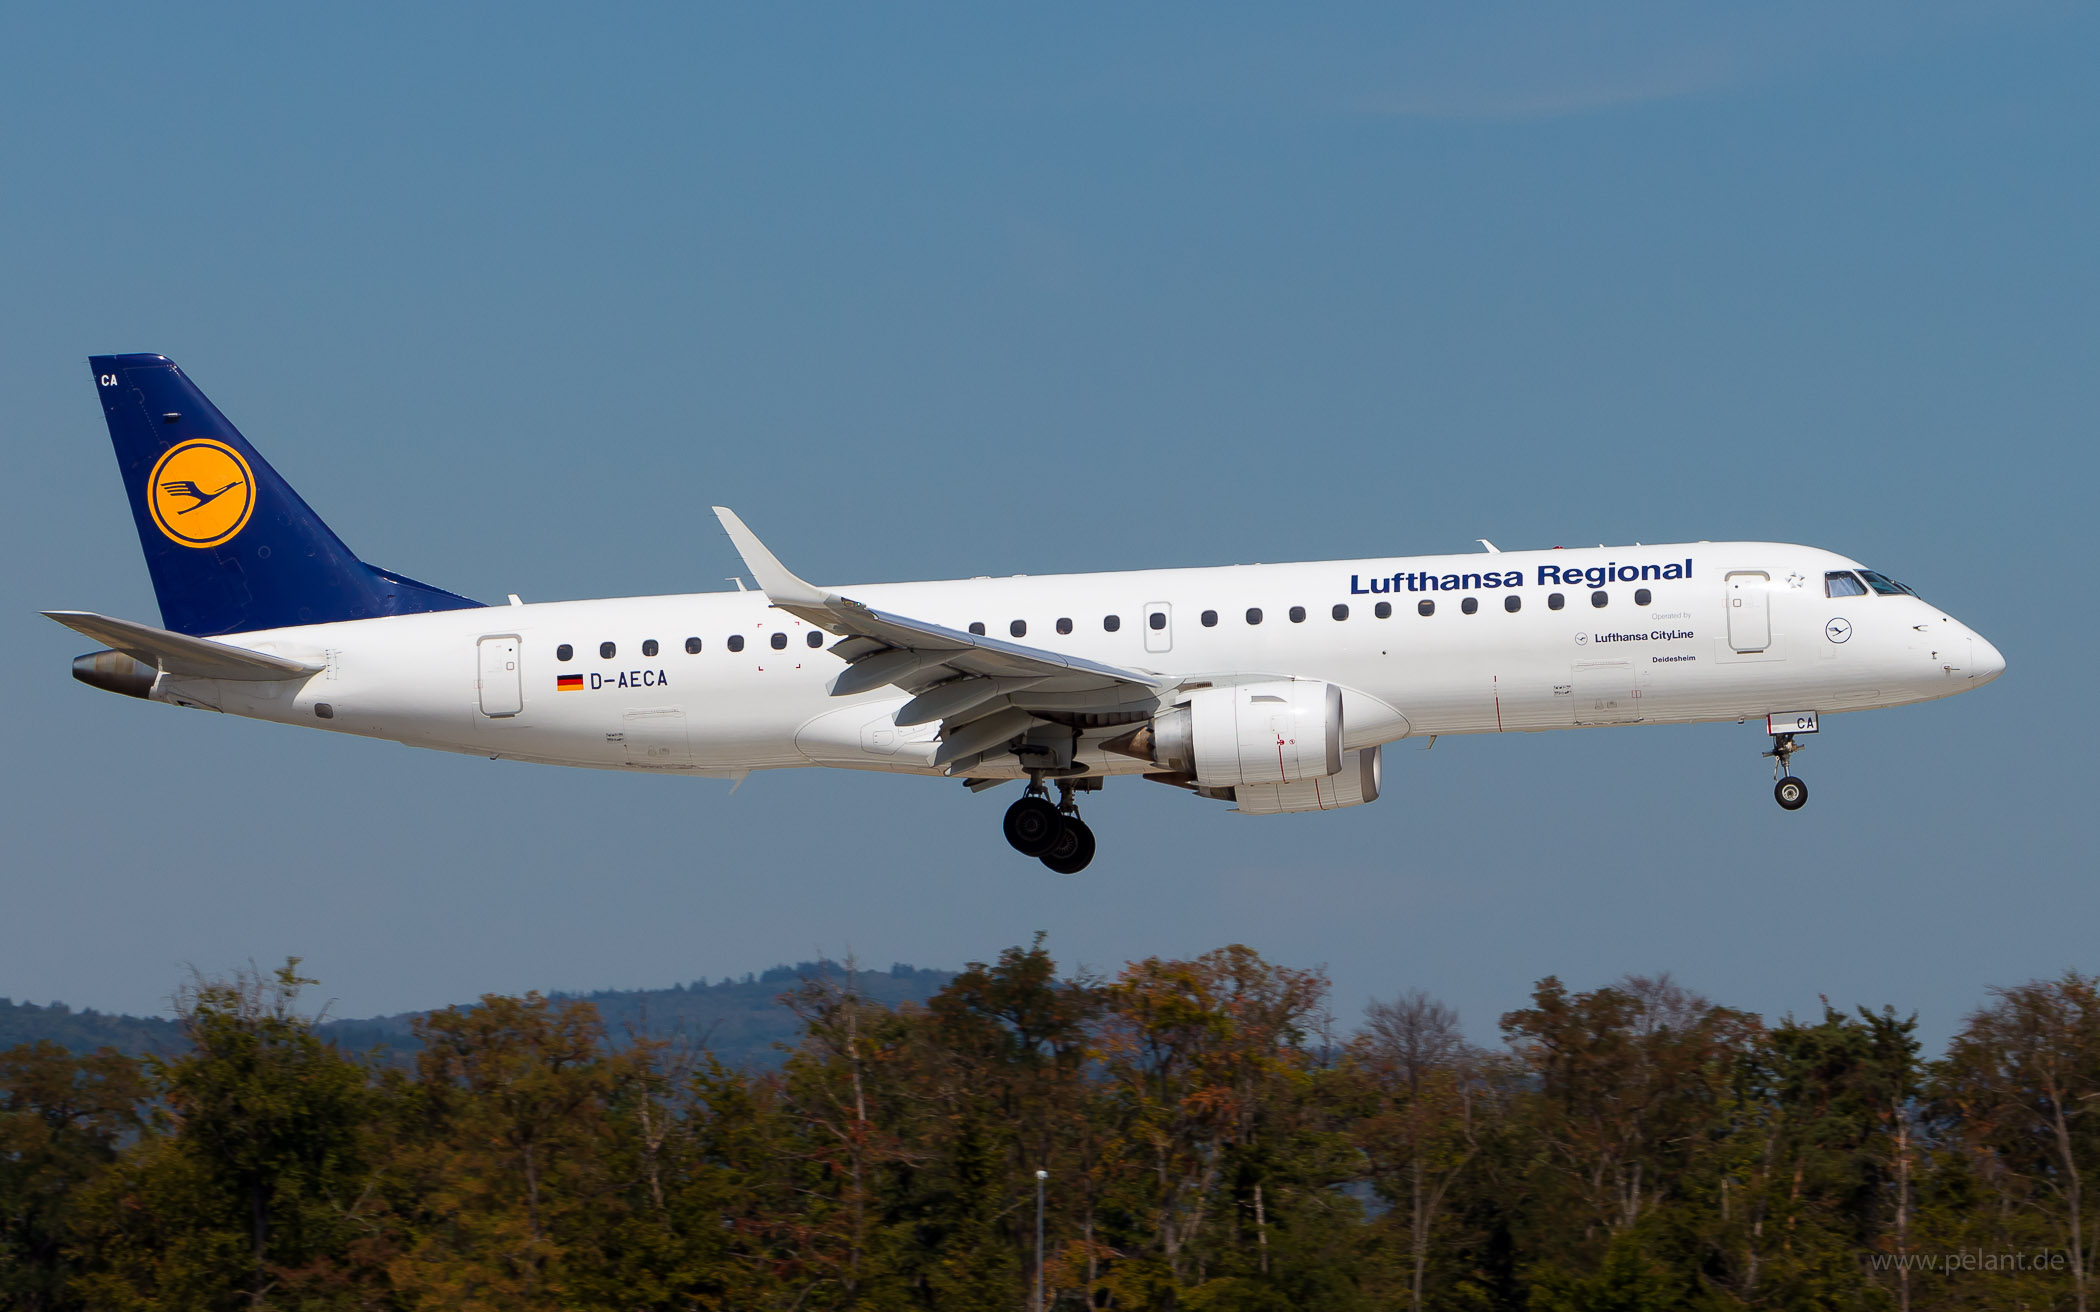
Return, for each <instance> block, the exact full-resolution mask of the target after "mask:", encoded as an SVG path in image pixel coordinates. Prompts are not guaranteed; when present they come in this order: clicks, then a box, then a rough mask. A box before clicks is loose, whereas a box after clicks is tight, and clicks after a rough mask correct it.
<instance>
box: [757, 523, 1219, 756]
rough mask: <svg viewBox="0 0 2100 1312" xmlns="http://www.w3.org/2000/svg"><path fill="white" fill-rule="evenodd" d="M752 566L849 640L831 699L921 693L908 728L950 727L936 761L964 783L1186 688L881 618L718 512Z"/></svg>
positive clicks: (889, 615) (908, 715) (836, 651)
mask: <svg viewBox="0 0 2100 1312" xmlns="http://www.w3.org/2000/svg"><path fill="white" fill-rule="evenodd" d="M715 515H716V517H717V518H719V519H720V520H721V521H722V527H723V528H724V529H726V530H727V531H728V533H729V539H730V541H731V542H733V543H735V544H736V549H737V553H738V554H739V555H741V556H742V557H743V558H744V565H745V567H746V568H748V569H749V570H750V571H751V573H752V576H753V577H755V578H756V579H757V580H758V586H759V587H760V589H762V590H763V591H764V592H765V594H766V600H768V601H770V602H772V603H773V604H774V605H775V606H777V607H779V608H780V609H781V610H784V611H786V612H788V613H789V614H791V615H794V616H797V617H799V618H801V619H804V620H807V621H809V622H810V623H811V624H814V625H816V626H817V627H818V628H820V629H823V630H825V631H826V632H828V633H833V634H837V635H839V636H840V637H842V638H844V639H845V640H844V641H843V642H838V643H834V644H833V645H832V647H831V652H832V654H833V655H835V656H837V657H839V658H840V659H841V660H844V661H846V662H847V666H846V669H845V670H843V671H842V672H841V673H840V674H839V676H838V677H837V678H836V679H834V680H833V681H832V685H831V695H832V696H834V697H847V696H851V695H853V694H855V693H861V692H867V691H869V690H870V689H874V688H880V687H883V686H885V685H889V686H894V687H897V688H901V689H903V690H904V691H905V692H908V693H911V694H913V696H912V699H911V700H910V701H908V702H906V703H905V704H904V707H903V709H901V710H900V711H898V712H897V723H898V724H899V725H915V724H931V723H933V722H934V721H936V720H938V721H940V722H941V745H940V746H939V747H938V748H937V749H936V750H935V752H934V757H933V762H934V764H935V765H938V766H942V767H944V768H946V770H947V771H948V773H950V774H959V773H961V772H963V771H965V770H967V769H968V768H969V767H970V766H972V765H975V764H976V763H977V762H979V761H981V760H983V759H984V758H985V757H987V756H992V755H996V754H998V753H1000V752H1003V751H1004V750H1006V747H1007V745H1008V744H1009V743H1011V742H1012V741H1013V740H1014V739H1016V738H1019V737H1021V736H1022V735H1023V734H1025V733H1026V732H1027V731H1028V730H1029V729H1030V728H1031V727H1033V726H1035V725H1038V724H1043V723H1048V722H1051V721H1053V720H1059V721H1063V722H1065V723H1074V722H1076V717H1087V716H1091V717H1110V718H1116V717H1121V716H1128V717H1129V718H1133V719H1135V718H1140V717H1141V715H1142V714H1144V713H1149V712H1150V711H1151V710H1152V709H1153V708H1154V707H1156V706H1157V705H1158V704H1159V700H1160V698H1161V696H1162V695H1163V694H1165V693H1168V692H1171V691H1172V690H1173V689H1174V688H1176V687H1177V686H1178V685H1179V680H1176V679H1173V678H1168V677H1164V676H1161V675H1158V674H1153V673H1150V672H1148V671H1144V670H1133V669H1127V668H1124V667H1122V666H1116V665H1107V664H1103V663H1102V662H1100V661H1093V660H1088V659H1086V658H1085V657H1082V656H1072V655H1067V654H1065V653H1063V652H1054V651H1045V650H1044V649H1042V648H1040V647H1031V646H1027V645H1026V644H1023V643H1018V642H1007V641H1005V640H1003V639H999V638H989V637H984V636H982V635H979V634H975V633H964V632H962V631H960V630H957V629H951V628H947V627H946V626H944V625H940V624H934V623H931V622H929V621H927V620H921V619H914V618H912V617H911V616H908V615H899V614H895V613H893V612H890V611H884V610H876V609H875V608H874V607H872V606H866V605H863V604H861V603H860V602H858V601H855V600H853V599H852V598H850V597H842V596H840V595H839V594H837V593H835V592H831V591H828V590H826V589H824V588H819V587H817V586H815V585H813V584H810V583H807V582H805V581H803V580H802V579H800V578H797V577H796V576H795V575H794V573H792V572H791V571H790V570H789V569H788V568H787V567H786V566H785V565H782V564H781V563H780V559H779V557H777V556H775V555H774V554H773V553H772V552H771V551H769V550H767V548H766V545H765V544H764V543H763V542H760V541H759V540H758V537H757V535H756V534H754V533H752V531H751V530H750V529H749V528H747V527H745V525H744V521H743V520H741V519H739V518H737V516H736V512H734V511H732V510H729V509H727V508H725V507H722V506H716V507H715Z"/></svg>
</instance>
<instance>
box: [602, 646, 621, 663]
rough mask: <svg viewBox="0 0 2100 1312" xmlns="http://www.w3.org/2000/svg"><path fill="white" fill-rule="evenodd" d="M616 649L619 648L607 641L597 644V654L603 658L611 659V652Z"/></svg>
mask: <svg viewBox="0 0 2100 1312" xmlns="http://www.w3.org/2000/svg"><path fill="white" fill-rule="evenodd" d="M617 650H619V649H618V648H617V647H615V646H613V645H612V644H611V643H609V642H601V643H599V644H598V655H599V656H601V657H602V658H604V659H605V660H611V659H612V658H613V653H614V652H615V651H617Z"/></svg>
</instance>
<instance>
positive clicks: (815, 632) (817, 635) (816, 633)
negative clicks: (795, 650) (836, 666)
mask: <svg viewBox="0 0 2100 1312" xmlns="http://www.w3.org/2000/svg"><path fill="white" fill-rule="evenodd" d="M809 645H810V646H812V647H821V646H823V645H824V634H823V631H822V630H820V629H811V630H810V631H809Z"/></svg>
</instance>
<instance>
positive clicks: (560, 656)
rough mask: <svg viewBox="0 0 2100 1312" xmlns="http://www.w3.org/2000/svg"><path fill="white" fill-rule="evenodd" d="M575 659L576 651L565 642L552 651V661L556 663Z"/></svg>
mask: <svg viewBox="0 0 2100 1312" xmlns="http://www.w3.org/2000/svg"><path fill="white" fill-rule="evenodd" d="M575 657H576V649H575V648H574V647H571V646H570V645H569V644H568V643H566V642H565V643H563V644H562V645H561V646H559V647H556V648H555V649H554V659H556V660H558V661H566V660H574V659H575Z"/></svg>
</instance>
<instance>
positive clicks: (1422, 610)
mask: <svg viewBox="0 0 2100 1312" xmlns="http://www.w3.org/2000/svg"><path fill="white" fill-rule="evenodd" d="M1415 614H1417V615H1434V614H1436V603H1435V602H1433V601H1431V600H1430V599H1429V598H1427V597H1424V598H1422V600H1420V601H1418V602H1416V603H1415Z"/></svg>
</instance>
